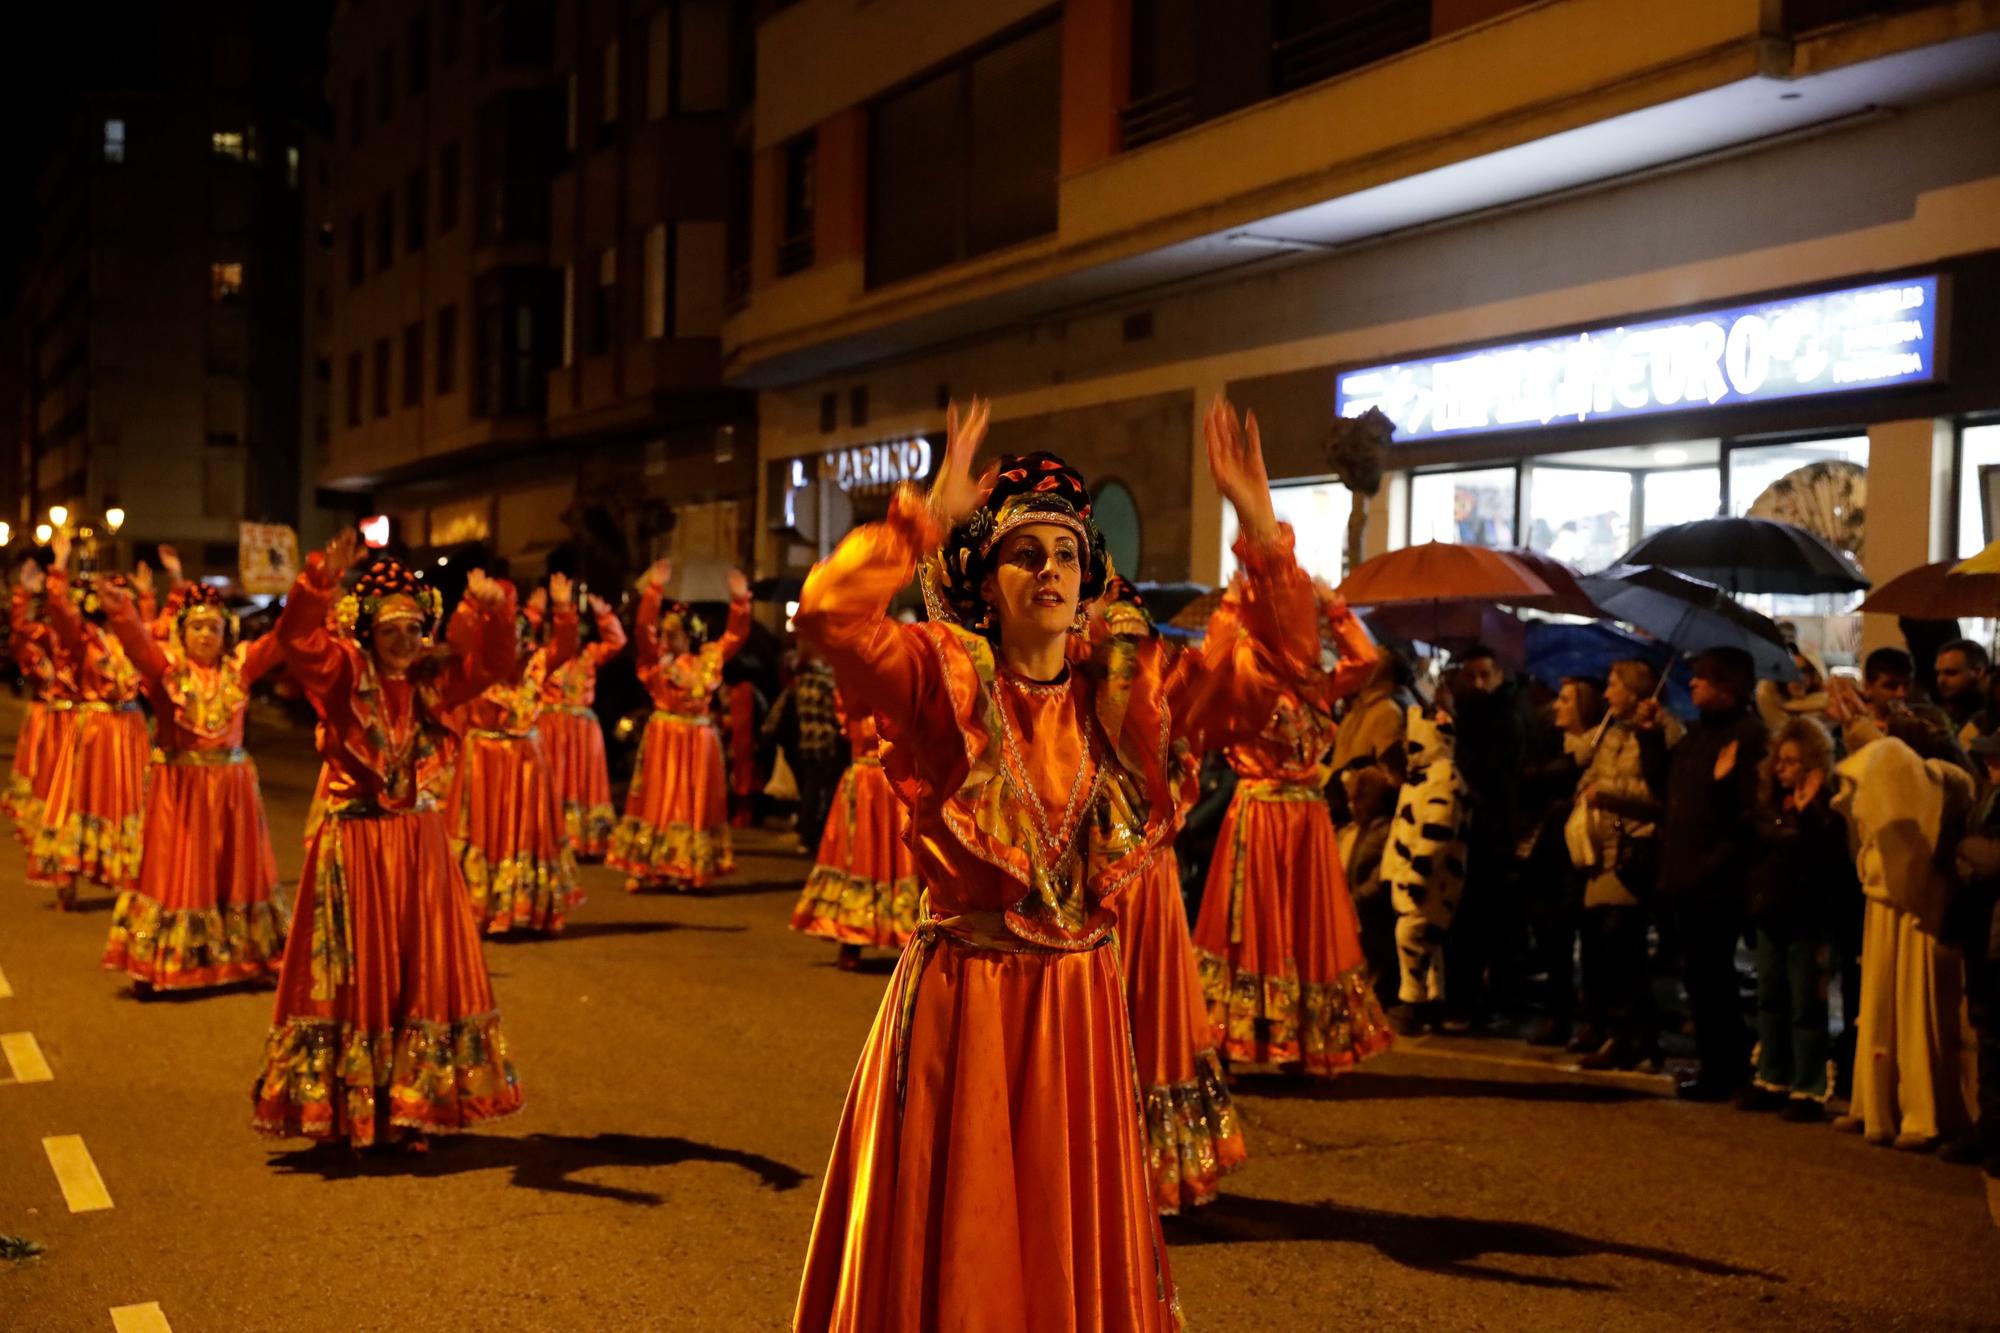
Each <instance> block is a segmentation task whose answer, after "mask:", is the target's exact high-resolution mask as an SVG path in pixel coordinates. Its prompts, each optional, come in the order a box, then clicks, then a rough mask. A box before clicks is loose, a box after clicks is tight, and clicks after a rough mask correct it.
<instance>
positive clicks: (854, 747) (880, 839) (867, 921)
mask: <svg viewBox="0 0 2000 1333" xmlns="http://www.w3.org/2000/svg"><path fill="white" fill-rule="evenodd" d="M840 711H841V722H842V724H843V725H844V726H845V727H846V728H847V743H848V746H849V753H850V754H851V755H852V756H853V762H852V763H850V764H849V765H848V766H847V771H846V772H845V773H843V774H841V775H840V787H839V789H838V790H837V791H835V792H834V796H833V808H832V810H830V811H829V812H828V814H827V820H826V831H825V832H824V833H822V834H821V835H820V840H819V855H818V857H817V858H815V860H814V862H813V868H812V873H811V874H810V875H809V876H807V877H806V887H805V890H804V892H802V893H800V894H799V901H798V905H797V906H795V907H794V908H793V909H792V929H793V930H796V931H799V932H800V933H801V934H805V935H813V936H817V937H818V938H820V939H827V940H833V941H835V942H836V943H840V944H860V945H872V946H874V947H875V948H878V949H900V948H902V947H903V945H904V944H906V943H908V942H909V938H910V936H911V935H912V934H913V933H914V932H915V931H916V929H917V909H918V898H919V896H920V895H921V893H922V891H923V886H922V884H920V883H919V882H918V880H917V859H916V856H915V854H914V853H912V852H911V851H910V844H909V841H908V839H907V837H906V834H905V829H906V827H907V825H908V817H907V816H906V815H905V814H904V812H903V805H902V802H900V801H898V800H897V799H896V792H895V789H894V788H892V787H891V786H890V785H889V775H888V773H887V772H886V771H885V770H884V769H883V767H882V755H881V737H880V735H879V733H878V731H877V729H876V726H875V719H874V718H873V717H871V716H869V715H868V714H866V713H850V712H849V711H848V710H847V709H846V707H845V706H844V705H843V706H842V707H841V710H840Z"/></svg>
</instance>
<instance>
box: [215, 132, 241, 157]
mask: <svg viewBox="0 0 2000 1333" xmlns="http://www.w3.org/2000/svg"><path fill="white" fill-rule="evenodd" d="M208 145H209V150H210V151H211V152H213V153H214V154H215V155H216V156H217V157H226V158H228V159H230V160H231V161H232V162H241V161H242V160H243V132H242V131H241V130H216V131H215V132H214V133H212V134H210V135H209V136H208Z"/></svg>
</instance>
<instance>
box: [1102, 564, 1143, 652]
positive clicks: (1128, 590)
mask: <svg viewBox="0 0 2000 1333" xmlns="http://www.w3.org/2000/svg"><path fill="white" fill-rule="evenodd" d="M1098 600H1099V601H1100V602H1102V603H1103V605H1104V626H1105V628H1106V629H1108V630H1110V631H1111V632H1112V633H1113V634H1126V635H1131V636H1132V637H1134V638H1147V637H1150V636H1151V635H1152V633H1153V613H1152V612H1151V611H1149V610H1147V609H1146V599H1145V598H1143V597H1141V596H1140V595H1139V590H1138V589H1137V588H1135V587H1133V586H1132V581H1131V580H1130V579H1128V578H1126V577H1125V576H1124V575H1123V574H1113V575H1112V576H1111V577H1110V578H1108V579H1106V580H1105V581H1104V592H1103V593H1102V594H1101V595H1100V597H1099V599H1098Z"/></svg>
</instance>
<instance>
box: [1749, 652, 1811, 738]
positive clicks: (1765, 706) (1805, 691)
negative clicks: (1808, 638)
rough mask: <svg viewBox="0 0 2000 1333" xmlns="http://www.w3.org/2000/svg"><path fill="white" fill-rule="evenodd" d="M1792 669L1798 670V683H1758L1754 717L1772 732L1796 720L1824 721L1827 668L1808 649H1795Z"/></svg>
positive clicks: (1769, 681) (1761, 681)
mask: <svg viewBox="0 0 2000 1333" xmlns="http://www.w3.org/2000/svg"><path fill="white" fill-rule="evenodd" d="M1792 665H1794V666H1796V667H1797V668H1798V669H1799V678H1798V679H1797V680H1793V681H1786V682H1784V683H1783V684H1780V683H1779V682H1777V681H1775V680H1760V681H1758V682H1757V715H1758V716H1759V717H1761V718H1763V719H1764V725H1765V726H1767V727H1769V728H1770V729H1771V730H1772V731H1777V730H1778V729H1779V728H1781V727H1783V726H1784V725H1785V724H1786V723H1787V722H1789V721H1791V720H1792V719H1793V718H1795V717H1801V716H1804V717H1813V718H1817V719H1819V720H1820V721H1821V722H1822V723H1824V722H1825V721H1826V664H1825V663H1824V662H1822V661H1821V660H1820V658H1819V655H1818V654H1817V653H1815V652H1813V651H1812V650H1811V649H1808V648H1799V647H1794V648H1793V649H1792Z"/></svg>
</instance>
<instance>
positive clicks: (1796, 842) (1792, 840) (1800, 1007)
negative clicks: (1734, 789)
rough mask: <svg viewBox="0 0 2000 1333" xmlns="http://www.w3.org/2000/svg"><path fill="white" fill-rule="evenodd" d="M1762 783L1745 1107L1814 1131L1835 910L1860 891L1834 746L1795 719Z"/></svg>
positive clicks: (1821, 1096)
mask: <svg viewBox="0 0 2000 1333" xmlns="http://www.w3.org/2000/svg"><path fill="white" fill-rule="evenodd" d="M1759 776H1760V779H1761V783H1760V785H1761V788H1762V792H1761V795H1762V801H1761V804H1760V805H1759V808H1758V818H1757V834H1758V838H1759V841H1760V844H1761V847H1762V854H1761V856H1760V857H1759V859H1758V862H1757V867H1756V869H1755V870H1754V871H1752V872H1751V876H1750V918H1751V921H1752V922H1753V924H1754V925H1755V926H1756V932H1757V933H1756V954H1757V1073H1756V1078H1755V1082H1754V1083H1753V1084H1752V1086H1751V1087H1749V1088H1747V1089H1745V1091H1744V1094H1743V1097H1742V1098H1741V1099H1740V1100H1739V1101H1738V1103H1737V1104H1738V1106H1740V1107H1741V1108H1742V1109H1744V1110H1746V1111H1779V1110H1782V1111H1783V1112H1784V1114H1785V1119H1787V1120H1794V1121H1801V1122H1811V1121H1816V1120H1820V1119H1822V1118H1823V1117H1824V1114H1825V1113H1824V1109H1823V1108H1824V1104H1825V1102H1826V1096H1827V1059H1828V1057H1829V1056H1830V1055H1831V1054H1832V1041H1831V1039H1830V1038H1829V1036H1828V1034H1827V1003H1826V997H1827V981H1828V978H1829V977H1830V975H1831V973H1832V958H1833V946H1832V943H1831V940H1832V931H1833V917H1834V909H1835V907H1836V906H1837V904H1839V903H1840V902H1842V901H1844V900H1845V898H1846V896H1847V895H1848V894H1850V893H1854V892H1857V891H1858V890H1857V886H1856V884H1855V878H1854V863H1853V859H1852V858H1851V857H1850V856H1849V855H1848V851H1847V829H1846V827H1845V826H1844V825H1843V824H1842V822H1841V818H1840V816H1839V814H1837V813H1836V812H1835V811H1834V809H1833V792H1834V778H1833V738H1832V737H1831V736H1829V735H1827V732H1826V728H1824V727H1822V726H1821V725H1820V724H1819V723H1818V722H1816V721H1814V720H1813V719H1811V718H1809V717H1794V718H1792V719H1791V720H1790V721H1788V722H1786V723H1785V725H1784V726H1783V727H1781V728H1780V729H1779V730H1778V732H1777V733H1776V734H1775V735H1774V736H1772V738H1771V751H1770V754H1769V755H1768V756H1767V757H1766V758H1765V760H1764V764H1763V767H1762V771H1761V773H1760V775H1759Z"/></svg>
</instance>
